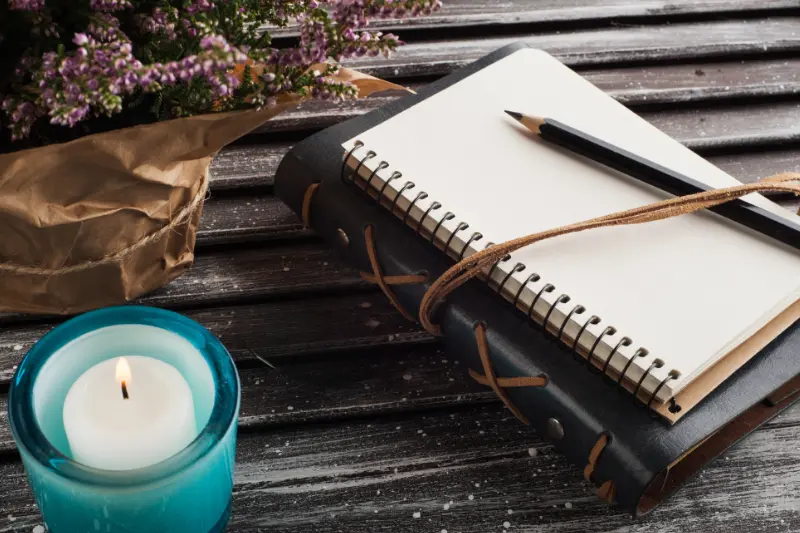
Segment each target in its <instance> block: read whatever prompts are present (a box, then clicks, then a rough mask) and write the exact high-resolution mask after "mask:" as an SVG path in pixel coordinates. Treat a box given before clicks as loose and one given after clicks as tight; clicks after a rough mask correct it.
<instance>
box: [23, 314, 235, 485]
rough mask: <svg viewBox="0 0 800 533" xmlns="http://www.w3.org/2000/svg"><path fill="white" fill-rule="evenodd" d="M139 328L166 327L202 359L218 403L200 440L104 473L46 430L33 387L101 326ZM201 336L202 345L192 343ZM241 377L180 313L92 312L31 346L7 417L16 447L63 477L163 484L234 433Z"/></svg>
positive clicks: (216, 346) (203, 332)
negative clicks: (64, 352)
mask: <svg viewBox="0 0 800 533" xmlns="http://www.w3.org/2000/svg"><path fill="white" fill-rule="evenodd" d="M125 324H141V325H147V326H153V327H157V328H161V329H165V330H167V331H170V332H172V333H175V334H177V335H180V336H182V337H184V338H186V340H187V341H189V342H191V343H192V345H193V346H194V347H195V348H196V349H197V350H198V351H199V352H200V354H202V355H203V357H204V358H205V360H206V362H207V363H208V365H209V368H210V370H211V374H212V377H213V379H214V384H215V397H214V405H213V407H212V409H211V415H210V417H209V419H208V422H207V423H206V425H205V426H204V427H203V428H202V429H201V430H200V432H199V433H198V435H197V437H196V438H195V439H194V440H193V441H192V442H191V443H189V445H188V446H186V447H185V448H184V449H183V450H181V451H180V452H178V453H177V454H175V455H173V456H171V457H169V458H167V459H165V460H164V461H161V462H159V463H156V464H153V465H149V466H146V467H143V468H138V469H135V470H122V471H114V470H102V469H98V468H92V467H90V466H86V465H84V464H81V463H78V462H76V461H74V460H72V459H71V458H70V457H68V456H66V455H64V454H63V453H62V452H60V451H59V450H58V449H57V448H56V447H55V446H53V445H52V443H51V442H50V441H49V440H48V439H47V437H46V436H45V435H44V433H43V432H42V429H41V427H40V426H39V423H38V421H37V418H36V415H35V412H34V407H33V385H34V383H35V382H36V377H37V375H38V373H39V371H40V370H41V368H42V366H43V365H44V364H45V362H46V361H47V360H48V359H49V358H50V356H51V355H53V354H54V353H56V352H57V351H58V350H59V349H60V348H61V347H63V346H64V345H66V344H67V343H68V342H71V341H72V340H74V339H77V338H78V337H81V336H82V335H85V334H87V333H90V332H92V331H94V330H98V329H100V328H104V327H109V326H117V325H125ZM197 337H199V338H201V339H202V341H203V345H202V346H198V345H197V343H195V342H193V338H197ZM240 389H241V384H240V382H239V375H238V373H237V371H236V365H235V364H234V362H233V358H232V357H231V356H230V354H229V353H228V350H227V349H226V348H225V346H223V345H222V343H221V342H220V341H219V340H218V339H217V338H216V337H215V336H214V335H212V334H211V332H209V331H208V330H207V329H206V328H204V327H203V326H201V325H200V324H198V323H197V322H195V321H194V320H191V319H189V318H187V317H185V316H183V315H180V314H178V313H175V312H172V311H167V310H164V309H158V308H155V307H146V306H135V305H127V306H119V307H107V308H104V309H99V310H96V311H90V312H88V313H85V314H83V315H80V316H77V317H75V318H72V319H70V320H67V321H66V322H64V323H62V324H60V325H58V326H56V327H55V328H53V329H52V330H51V331H50V332H48V333H47V334H45V335H44V336H43V337H42V338H41V339H39V340H38V341H37V342H36V344H34V345H33V347H31V349H30V350H29V351H28V353H27V354H25V357H24V358H23V360H22V362H21V363H20V364H19V367H18V368H17V371H16V372H15V374H14V378H13V379H12V381H11V388H10V390H9V396H8V418H9V423H10V425H11V433H12V435H13V436H14V439H15V441H16V442H17V446H19V447H20V448H21V449H23V450H24V451H25V452H27V453H28V454H29V455H30V456H31V457H32V458H33V459H34V460H35V461H37V462H38V463H40V464H42V465H43V466H44V467H45V468H47V469H48V470H50V471H52V472H54V473H55V474H56V475H58V476H60V477H64V478H67V479H72V480H74V481H78V482H81V483H85V484H88V485H95V486H105V487H119V488H124V487H134V486H135V487H141V486H142V485H146V484H149V483H155V482H159V481H161V480H164V479H166V478H169V477H171V476H173V475H176V474H178V473H180V472H181V471H183V470H185V469H187V468H189V467H190V466H192V465H193V464H195V463H196V462H198V461H200V460H202V458H203V457H205V456H206V455H207V454H209V453H210V452H211V451H212V450H214V448H215V447H216V446H219V445H221V443H222V442H223V441H224V438H225V436H226V434H227V433H229V432H230V431H233V430H235V428H236V423H237V418H236V414H237V412H238V410H239V402H240Z"/></svg>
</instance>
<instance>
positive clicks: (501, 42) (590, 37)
mask: <svg viewBox="0 0 800 533" xmlns="http://www.w3.org/2000/svg"><path fill="white" fill-rule="evenodd" d="M799 27H800V19H798V18H795V17H775V18H768V19H754V20H734V21H722V22H696V23H689V24H665V25H660V26H647V25H645V26H631V27H624V26H623V27H615V28H603V29H592V30H581V31H566V32H556V33H545V34H534V35H530V34H519V35H510V36H503V37H487V38H481V39H469V40H456V41H435V40H433V41H426V42H415V43H413V44H408V45H406V46H403V47H402V48H400V50H398V51H397V52H396V53H395V54H394V55H392V56H390V57H389V58H383V57H380V58H366V59H364V58H361V59H355V60H351V61H349V62H348V63H347V65H348V66H350V67H353V68H357V69H359V70H361V71H364V72H367V73H369V74H372V75H374V76H378V77H382V78H387V77H411V76H423V75H424V76H434V75H441V74H445V73H447V72H450V71H452V70H453V69H455V68H458V67H461V66H464V65H466V64H468V63H471V62H472V61H474V60H476V59H478V58H480V57H483V56H485V55H486V54H488V53H490V52H492V51H494V50H497V49H498V48H502V47H503V46H506V45H509V44H512V43H516V42H523V43H526V44H528V45H530V46H532V47H534V48H539V49H542V50H545V51H547V52H549V53H550V54H552V55H554V56H555V57H557V58H559V59H560V60H561V61H563V62H564V63H566V64H568V65H570V66H573V67H582V68H585V67H590V66H599V65H609V64H621V63H644V62H652V63H667V62H674V61H677V60H682V61H683V60H686V61H697V60H698V59H705V58H720V57H726V56H727V57H731V56H733V57H739V58H741V57H742V56H746V55H755V54H759V55H765V54H767V53H776V52H781V53H788V52H793V51H797V50H798V49H800V31H798V28H799Z"/></svg>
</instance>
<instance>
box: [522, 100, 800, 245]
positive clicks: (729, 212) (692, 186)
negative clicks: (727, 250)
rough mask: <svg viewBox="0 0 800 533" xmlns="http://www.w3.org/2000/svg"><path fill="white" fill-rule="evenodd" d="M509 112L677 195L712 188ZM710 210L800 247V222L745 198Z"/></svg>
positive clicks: (557, 125) (551, 123) (556, 140)
mask: <svg viewBox="0 0 800 533" xmlns="http://www.w3.org/2000/svg"><path fill="white" fill-rule="evenodd" d="M506 113H507V114H508V115H509V116H511V117H512V118H514V119H515V120H517V121H518V122H519V123H520V124H522V125H523V126H525V127H526V128H528V129H529V130H531V131H532V132H533V133H536V134H539V135H540V136H541V137H542V139H544V140H546V141H549V142H551V143H553V144H557V145H559V146H561V147H563V148H566V149H567V150H570V151H571V152H574V153H576V154H580V155H582V156H584V157H587V158H589V159H591V160H593V161H596V162H598V163H601V164H603V165H605V166H607V167H610V168H613V169H614V170H618V171H620V172H622V173H623V174H627V175H629V176H631V177H632V178H635V179H637V180H639V181H642V182H644V183H647V184H649V185H652V186H654V187H657V188H659V189H661V190H662V191H665V192H668V193H670V194H674V195H675V196H685V195H687V194H695V193H698V192H704V191H708V190H711V189H710V188H709V187H708V186H707V185H705V184H704V183H701V182H699V181H697V180H694V179H692V178H690V177H689V176H685V175H683V174H681V173H679V172H676V171H674V170H671V169H669V168H667V167H664V166H662V165H659V164H658V163H654V162H653V161H649V160H647V159H645V158H643V157H641V156H638V155H636V154H633V153H631V152H628V151H626V150H623V149H622V148H620V147H618V146H614V145H612V144H610V143H608V142H606V141H603V140H602V139H598V138H597V137H593V136H592V135H589V134H587V133H584V132H582V131H579V130H577V129H575V128H573V127H571V126H568V125H566V124H563V123H561V122H559V121H557V120H554V119H552V118H544V117H535V116H529V115H524V114H522V113H518V112H516V111H506ZM710 211H713V212H715V213H717V214H719V215H722V216H723V217H725V218H727V219H730V220H732V221H734V222H737V223H739V224H741V225H743V226H747V227H748V228H751V229H753V230H755V231H758V232H759V233H762V234H764V235H768V236H769V237H772V238H773V239H776V240H778V241H780V242H782V243H784V244H788V245H789V246H792V247H793V248H795V249H800V224H798V222H796V221H793V220H789V219H787V218H784V217H781V216H780V215H777V214H775V213H772V212H771V211H768V210H766V209H764V208H762V207H760V206H756V205H753V204H751V203H749V202H745V201H743V200H733V201H731V202H728V203H726V204H722V205H718V206H715V207H712V208H710Z"/></svg>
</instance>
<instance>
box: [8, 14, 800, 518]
mask: <svg viewBox="0 0 800 533" xmlns="http://www.w3.org/2000/svg"><path fill="white" fill-rule="evenodd" d="M798 16H800V5H799V4H798V2H797V0H739V1H733V2H731V1H730V0H695V1H688V0H671V1H665V0H646V1H637V0H536V1H525V0H450V1H447V0H446V6H445V8H444V9H443V10H442V11H441V12H440V13H438V14H436V15H435V16H433V17H431V18H428V19H419V20H415V21H412V22H408V23H403V24H398V23H397V22H396V21H384V22H382V23H381V25H382V26H383V27H384V28H387V29H392V30H393V31H397V32H398V33H400V34H401V36H402V37H403V38H404V39H405V40H406V41H408V42H409V43H410V44H409V45H408V46H406V47H405V48H404V49H403V50H401V51H400V52H398V53H397V54H395V55H394V56H392V57H391V58H389V59H382V58H381V59H373V60H369V61H358V62H356V63H355V64H354V65H353V66H357V67H358V68H361V69H363V70H365V71H368V72H371V73H373V74H377V75H380V76H384V77H388V78H393V79H396V80H398V81H400V82H401V83H404V84H406V85H408V86H411V87H419V86H421V85H423V84H425V83H428V82H429V81H431V80H432V79H435V78H436V77H438V76H440V75H443V74H446V73H447V72H450V71H451V70H452V69H454V68H457V67H458V66H461V65H463V64H466V63H468V62H469V61H471V60H473V59H476V58H477V57H480V56H481V55H483V54H485V53H487V52H489V51H491V50H493V49H495V48H497V47H499V46H502V45H503V44H506V43H509V42H513V41H517V40H523V41H526V42H528V43H532V44H534V45H536V46H539V47H541V48H544V49H546V50H548V51H550V52H551V53H553V54H554V55H556V56H558V57H559V58H561V59H562V60H563V61H565V62H566V63H568V64H570V65H572V66H574V67H575V68H578V69H579V70H581V72H582V73H583V74H584V75H585V76H586V77H587V78H588V79H589V80H590V81H592V82H593V83H595V84H597V85H598V86H600V87H601V88H602V89H604V90H605V91H607V92H608V93H609V94H611V95H612V96H613V97H614V98H617V99H618V100H620V101H621V102H623V103H625V104H626V105H628V106H631V107H632V108H634V109H635V110H636V111H637V112H639V113H641V114H642V115H643V116H644V117H645V118H646V119H647V120H649V121H650V122H652V123H653V124H655V125H657V126H658V127H660V128H662V129H663V130H664V131H666V132H667V133H669V134H671V135H673V136H674V137H675V138H677V139H678V140H679V141H681V142H683V143H684V144H686V145H687V146H689V147H691V148H692V149H694V150H696V151H698V152H699V153H701V154H702V155H704V156H705V157H707V158H709V159H710V160H711V161H712V162H714V163H715V164H717V165H719V166H720V167H722V168H723V169H725V170H726V171H728V172H730V173H731V174H733V175H734V176H736V177H737V178H739V179H741V180H742V181H752V180H754V179H757V178H758V177H760V176H765V175H769V174H773V173H775V172H779V171H783V170H800V60H798V59H797V58H798V57H800V56H798V52H799V51H800V18H798ZM293 31H294V30H293V29H292V28H287V29H285V30H281V32H280V33H281V35H283V36H291V35H292V34H293ZM388 100H389V98H375V99H371V100H368V101H363V102H350V103H345V104H337V105H331V104H322V103H308V104H304V105H302V106H300V107H299V108H297V109H295V110H292V111H290V112H287V113H285V114H284V115H282V116H280V117H278V118H276V119H275V120H273V121H271V122H270V123H268V124H267V125H266V126H265V127H264V128H262V129H261V130H259V132H256V133H254V134H252V135H250V136H248V137H246V138H244V139H242V140H241V141H239V142H237V143H236V144H234V145H232V146H230V147H228V148H226V149H225V150H223V151H222V153H220V154H219V156H218V157H217V158H216V159H215V160H214V162H213V165H212V182H211V183H212V185H211V197H210V199H209V200H208V202H207V204H206V207H205V211H204V215H203V220H202V224H201V230H200V233H199V236H198V253H197V261H196V264H195V266H194V268H193V269H192V270H191V271H190V272H188V273H187V274H186V275H185V276H183V277H182V278H180V279H178V280H176V281H175V282H173V283H172V284H171V285H170V286H168V287H166V288H164V289H161V290H159V291H156V292H154V293H153V294H150V295H148V296H146V297H144V298H142V299H141V303H145V304H148V305H155V306H161V307H166V308H170V309H176V310H179V311H181V312H183V313H185V314H186V315H188V316H190V317H191V318H193V319H195V320H198V321H199V322H200V323H202V324H204V325H206V326H207V327H208V328H209V329H210V330H211V331H212V332H214V333H215V334H216V335H218V336H219V337H220V338H221V339H222V341H223V342H224V343H225V344H226V345H227V346H228V348H229V349H230V350H231V352H232V353H233V355H234V357H235V359H236V361H237V365H238V366H239V370H240V374H241V377H242V383H243V393H242V411H241V417H240V444H239V449H238V464H237V470H236V488H235V494H234V508H233V517H232V521H231V526H230V531H232V532H238V531H241V532H245V531H246V532H261V531H264V532H266V531H280V532H308V531H312V532H331V533H332V532H338V531H347V532H350V531H353V532H360V531H365V532H383V531H386V532H389V531H391V532H403V531H410V532H430V533H441V532H443V531H445V530H446V531H448V532H449V533H456V532H459V533H462V532H463V533H467V532H476V533H477V532H480V533H483V532H487V531H504V530H506V529H508V530H509V531H530V532H561V531H564V532H585V531H592V532H601V531H608V532H611V531H614V532H619V531H632V532H641V533H644V532H680V533H685V532H694V531H698V532H720V533H722V532H725V533H729V532H739V531H743V532H751V531H752V532H761V531H765V532H791V531H800V490H798V487H800V448H798V445H797V443H798V441H800V406H795V407H794V408H791V409H789V410H788V411H787V412H786V413H784V414H783V415H782V416H780V417H778V418H776V419H775V420H773V421H772V422H770V423H768V424H766V425H765V426H764V427H762V428H760V429H759V430H758V431H756V432H755V433H754V434H753V435H752V436H751V437H749V438H748V439H746V440H745V441H744V442H742V443H741V444H739V445H737V446H736V447H734V448H733V449H731V450H730V451H729V452H728V453H727V454H726V455H725V456H724V457H723V458H722V459H720V460H718V461H716V462H714V463H713V464H711V465H710V466H709V467H708V468H707V469H706V470H704V472H703V473H702V474H701V475H700V476H699V477H698V478H696V479H695V480H693V481H692V482H691V483H689V485H688V486H687V487H686V488H684V489H683V490H682V491H680V492H679V493H678V494H677V495H676V496H674V497H673V498H672V499H670V500H669V501H668V502H667V503H666V504H665V505H664V506H663V507H662V508H660V509H658V510H656V511H655V512H654V513H653V514H652V515H651V516H648V517H646V518H644V519H642V520H638V521H633V520H632V519H631V518H630V517H628V516H627V515H625V514H622V513H620V512H619V511H617V510H614V509H609V508H607V507H606V506H605V504H603V503H602V502H600V501H599V500H597V499H596V497H595V496H594V495H593V493H592V491H591V490H590V488H589V487H587V486H586V484H585V483H584V482H583V481H582V476H581V473H580V471H579V470H578V469H576V468H575V467H573V466H571V465H569V464H567V463H566V461H565V460H564V459H563V458H561V457H560V456H559V455H558V454H556V453H555V452H554V451H553V449H552V448H551V447H550V446H549V445H548V444H547V443H546V442H545V441H543V440H542V439H541V438H539V437H538V436H537V435H535V434H534V433H533V432H531V431H530V430H528V429H527V428H525V427H524V426H522V425H521V424H520V423H518V422H517V421H516V420H514V419H513V418H511V417H510V416H509V414H508V412H507V411H506V410H505V409H503V408H502V405H501V404H499V403H498V401H497V400H496V398H495V397H494V396H493V395H492V394H491V393H490V392H488V391H487V390H486V389H484V388H483V387H480V386H478V385H476V384H474V383H473V382H471V380H469V379H467V378H466V377H465V372H464V371H463V368H462V365H459V364H458V361H457V358H456V357H455V354H446V353H444V352H443V351H442V349H441V347H440V346H439V345H438V344H437V343H436V342H435V340H434V339H433V338H431V337H430V336H429V335H427V334H426V333H424V332H422V331H420V330H419V328H418V327H417V326H415V325H413V324H410V323H407V322H406V321H404V320H403V318H402V317H400V316H399V315H398V314H397V313H396V312H395V311H394V310H393V309H392V308H391V306H390V305H389V304H388V303H387V302H386V301H385V299H384V297H383V295H382V294H381V293H380V292H379V291H377V290H376V289H375V287H373V286H370V285H368V284H365V283H364V282H363V281H362V280H361V279H360V277H359V276H358V275H357V273H356V272H355V271H354V270H353V269H351V268H349V267H348V266H346V265H344V264H342V263H341V262H340V261H338V260H337V259H336V257H335V256H334V255H333V254H332V253H331V252H330V251H329V249H328V248H327V247H326V246H325V244H324V243H322V242H321V241H320V240H319V239H318V238H317V237H315V236H314V234H313V233H312V232H310V231H307V230H304V229H303V228H302V227H301V225H300V224H299V221H298V219H297V217H296V216H295V215H294V214H293V213H292V212H291V211H290V210H289V209H288V208H287V207H286V206H284V205H283V204H281V203H280V201H278V200H277V199H276V198H275V197H274V196H273V194H272V184H273V176H274V172H275V169H276V167H277V165H278V163H279V162H280V159H281V157H282V156H283V154H285V153H286V151H287V150H288V149H289V148H290V147H291V146H292V144H294V143H295V142H297V141H298V140H300V139H302V138H303V137H305V136H306V135H308V134H310V133H312V132H314V131H317V130H319V129H321V128H324V127H326V126H329V125H332V124H335V123H337V122H339V121H341V120H345V119H347V118H350V117H353V116H356V115H358V114H360V113H363V112H366V111H368V110H370V109H373V108H375V107H377V106H380V105H383V104H384V103H386V102H387V101H388ZM776 200H777V201H779V202H783V203H784V204H785V205H786V206H787V207H790V208H794V209H797V207H798V201H797V200H794V199H789V198H780V197H778V198H776ZM60 320H61V319H59V318H48V317H28V316H20V315H3V316H0V331H2V335H0V532H3V531H6V532H11V531H13V532H29V531H31V530H32V529H33V527H34V526H36V525H39V524H41V523H42V522H41V517H40V516H39V514H38V512H37V510H36V508H35V507H34V506H33V505H32V504H33V500H32V497H31V495H30V492H29V490H28V488H27V485H26V483H25V481H24V472H23V470H22V466H21V463H20V462H19V456H18V454H17V452H16V447H15V445H14V442H13V440H12V439H11V435H10V431H9V428H8V421H7V416H6V410H5V405H6V392H7V390H8V384H9V380H10V379H11V376H12V374H13V371H14V368H15V366H16V365H17V364H18V363H19V361H20V360H21V358H22V356H23V355H24V354H25V351H26V349H27V348H29V347H30V346H31V345H32V344H33V343H34V342H35V341H36V339H38V338H39V337H40V336H41V335H42V334H43V333H45V332H46V331H48V330H49V329H50V328H52V327H53V326H54V325H55V324H57V323H58V322H59V321H60ZM262 360H267V361H269V362H270V364H271V365H272V366H273V367H274V368H270V367H269V366H267V365H265V364H264V363H263V362H262ZM451 502H452V503H451ZM417 512H418V513H420V515H419V518H415V517H414V516H415V513H417ZM506 522H507V524H506ZM506 525H507V526H508V528H506V527H505V526H506Z"/></svg>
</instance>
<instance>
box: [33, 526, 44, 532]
mask: <svg viewBox="0 0 800 533" xmlns="http://www.w3.org/2000/svg"><path fill="white" fill-rule="evenodd" d="M33 533H44V526H34V527H33Z"/></svg>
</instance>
